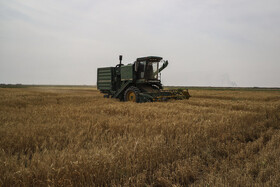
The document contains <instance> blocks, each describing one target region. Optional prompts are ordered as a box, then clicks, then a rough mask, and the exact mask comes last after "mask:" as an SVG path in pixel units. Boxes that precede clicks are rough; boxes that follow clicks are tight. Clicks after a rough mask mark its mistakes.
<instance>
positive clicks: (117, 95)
mask: <svg viewBox="0 0 280 187" xmlns="http://www.w3.org/2000/svg"><path fill="white" fill-rule="evenodd" d="M130 83H131V82H130V81H127V82H125V83H123V84H122V86H121V88H120V89H119V90H118V91H117V92H116V93H115V94H114V95H113V98H118V97H119V95H120V94H121V93H122V92H123V91H124V90H125V89H126V88H127V86H128V85H129V84H130Z"/></svg>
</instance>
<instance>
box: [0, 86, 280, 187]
mask: <svg viewBox="0 0 280 187" xmlns="http://www.w3.org/2000/svg"><path fill="white" fill-rule="evenodd" d="M189 92H190V94H191V95H192V97H191V98H190V99H189V100H171V101H168V102H157V103H141V104H137V103H130V102H120V101H118V100H115V99H106V98H103V95H102V94H100V93H99V92H98V91H97V90H96V89H94V88H89V87H86V88H82V87H77V88H74V87H69V88H67V87H64V88H60V87H32V88H0V186H15V185H16V186H172V185H173V186H192V185H194V186H253V185H257V186H259V185H261V186H262V185H264V186H278V185H279V184H280V159H279V158H280V143H279V142H280V91H279V90H278V91H248V90H242V89H241V90H220V91H219V90H203V89H199V90H197V89H191V90H189Z"/></svg>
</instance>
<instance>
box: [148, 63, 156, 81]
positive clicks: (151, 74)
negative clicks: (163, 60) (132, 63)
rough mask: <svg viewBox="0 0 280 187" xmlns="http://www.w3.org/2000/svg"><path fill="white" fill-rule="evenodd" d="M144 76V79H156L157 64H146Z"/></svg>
mask: <svg viewBox="0 0 280 187" xmlns="http://www.w3.org/2000/svg"><path fill="white" fill-rule="evenodd" d="M145 74H146V76H145V77H146V79H158V62H148V63H147V66H146V72H145Z"/></svg>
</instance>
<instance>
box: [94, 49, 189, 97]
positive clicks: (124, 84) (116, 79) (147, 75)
mask: <svg viewBox="0 0 280 187" xmlns="http://www.w3.org/2000/svg"><path fill="white" fill-rule="evenodd" d="M119 60H120V62H119V64H117V65H116V66H115V67H104V68H98V69H97V89H98V90H100V92H101V93H104V94H105V95H104V97H108V98H109V97H111V98H118V99H120V100H121V101H133V102H152V101H165V100H168V99H189V97H190V94H189V92H188V90H187V89H178V90H163V86H162V84H161V80H160V77H159V75H160V72H161V71H162V70H163V69H165V68H166V67H167V65H168V61H167V60H163V59H162V57H157V56H147V57H141V58H137V59H136V61H135V62H134V63H131V64H127V65H124V64H122V56H121V55H120V56H119Z"/></svg>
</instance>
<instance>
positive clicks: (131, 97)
mask: <svg viewBox="0 0 280 187" xmlns="http://www.w3.org/2000/svg"><path fill="white" fill-rule="evenodd" d="M139 93H140V90H139V89H138V88H137V87H135V86H130V87H129V88H128V89H127V90H126V91H125V92H124V101H132V102H139Z"/></svg>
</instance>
